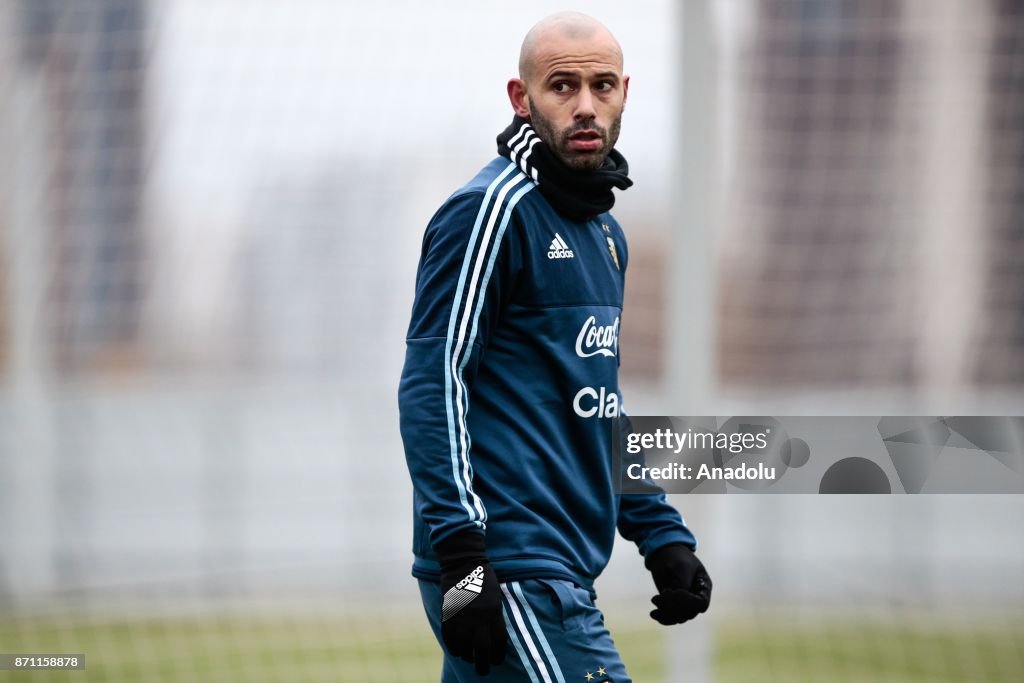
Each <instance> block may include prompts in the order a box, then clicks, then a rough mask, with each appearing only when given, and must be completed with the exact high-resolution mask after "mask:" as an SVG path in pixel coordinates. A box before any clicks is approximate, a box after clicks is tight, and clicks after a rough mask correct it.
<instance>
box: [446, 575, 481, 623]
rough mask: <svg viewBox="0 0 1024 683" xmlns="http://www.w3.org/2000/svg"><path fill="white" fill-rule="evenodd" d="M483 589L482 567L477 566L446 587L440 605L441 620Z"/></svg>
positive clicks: (471, 599) (469, 601) (459, 608)
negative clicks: (449, 586) (446, 589)
mask: <svg viewBox="0 0 1024 683" xmlns="http://www.w3.org/2000/svg"><path fill="white" fill-rule="evenodd" d="M483 589H484V568H483V567H477V568H476V569H474V570H473V571H471V572H470V573H469V574H467V575H466V578H464V579H463V580H462V581H459V582H458V583H457V584H455V585H454V586H452V587H451V588H449V589H448V592H447V593H445V594H444V601H443V604H442V605H441V621H448V620H449V619H451V618H452V617H453V616H455V614H456V613H458V611H459V610H461V609H462V608H463V607H465V606H466V605H468V604H469V603H471V602H473V600H474V599H475V598H476V597H477V596H478V595H480V593H481V592H482V591H483Z"/></svg>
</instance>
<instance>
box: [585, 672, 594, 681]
mask: <svg viewBox="0 0 1024 683" xmlns="http://www.w3.org/2000/svg"><path fill="white" fill-rule="evenodd" d="M587 680H588V681H592V680H594V674H592V673H590V672H589V671H588V672H587Z"/></svg>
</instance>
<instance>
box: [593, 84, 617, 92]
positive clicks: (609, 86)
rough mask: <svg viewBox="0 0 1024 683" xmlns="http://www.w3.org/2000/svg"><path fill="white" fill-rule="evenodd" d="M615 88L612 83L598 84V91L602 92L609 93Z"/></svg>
mask: <svg viewBox="0 0 1024 683" xmlns="http://www.w3.org/2000/svg"><path fill="white" fill-rule="evenodd" d="M614 87H615V86H614V85H612V82H611V81H601V82H600V83H598V84H597V90H600V91H602V92H607V91H609V90H611V89H613V88H614Z"/></svg>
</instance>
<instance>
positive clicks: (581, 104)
mask: <svg viewBox="0 0 1024 683" xmlns="http://www.w3.org/2000/svg"><path fill="white" fill-rule="evenodd" d="M572 116H573V118H574V119H575V120H577V121H579V120H581V119H592V118H595V117H596V116H597V112H596V111H595V110H594V96H593V95H592V94H591V92H590V89H589V88H580V91H579V95H577V96H576V110H575V111H574V112H573V113H572Z"/></svg>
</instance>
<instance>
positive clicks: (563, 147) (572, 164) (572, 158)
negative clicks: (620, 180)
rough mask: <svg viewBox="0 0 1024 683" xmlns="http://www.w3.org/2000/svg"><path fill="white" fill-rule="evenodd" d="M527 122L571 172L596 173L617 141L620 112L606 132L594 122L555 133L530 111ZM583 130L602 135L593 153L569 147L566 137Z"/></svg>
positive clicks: (542, 119)
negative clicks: (528, 121)
mask: <svg viewBox="0 0 1024 683" xmlns="http://www.w3.org/2000/svg"><path fill="white" fill-rule="evenodd" d="M530 123H531V124H532V125H533V128H534V130H536V131H537V135H539V136H540V139H541V140H543V141H544V143H545V144H547V146H548V147H550V148H551V150H552V151H553V152H554V153H555V156H557V157H558V158H559V160H560V161H561V162H562V163H563V164H565V165H566V166H568V167H569V168H571V169H573V170H574V171H596V170H597V169H599V168H601V166H603V165H604V160H605V159H607V158H608V154H609V153H610V152H611V151H612V148H613V147H615V143H616V142H618V140H619V130H620V129H621V128H622V112H619V113H618V115H617V116H616V117H615V118H614V119H612V124H611V126H610V127H609V128H607V129H605V128H602V127H601V126H599V125H597V122H596V121H595V120H594V119H589V120H586V121H577V122H576V123H574V124H573V125H572V126H569V127H568V128H566V129H565V130H562V131H557V130H555V126H554V124H553V123H552V122H551V120H550V119H547V118H545V117H544V115H543V114H541V113H540V112H538V111H536V110H534V111H531V112H530ZM583 130H594V131H597V133H598V134H599V135H600V136H601V141H602V144H601V147H599V148H598V149H595V150H593V151H586V152H584V151H578V150H575V149H572V148H571V147H570V146H569V138H570V136H572V134H573V133H577V132H579V131H583Z"/></svg>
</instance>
